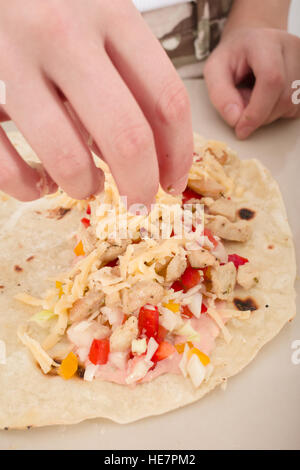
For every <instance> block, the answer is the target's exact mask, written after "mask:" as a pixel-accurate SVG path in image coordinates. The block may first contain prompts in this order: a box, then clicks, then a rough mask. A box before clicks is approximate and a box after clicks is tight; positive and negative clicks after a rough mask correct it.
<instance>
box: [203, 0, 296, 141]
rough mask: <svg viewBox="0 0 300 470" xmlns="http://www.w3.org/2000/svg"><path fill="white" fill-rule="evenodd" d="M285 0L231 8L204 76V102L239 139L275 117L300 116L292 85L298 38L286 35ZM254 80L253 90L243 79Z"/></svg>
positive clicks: (241, 2)
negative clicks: (222, 119)
mask: <svg viewBox="0 0 300 470" xmlns="http://www.w3.org/2000/svg"><path fill="white" fill-rule="evenodd" d="M289 3H290V2H289V1H286V0H283V1H282V0H280V1H275V2H274V1H273V0H267V1H265V2H261V1H258V0H255V1H252V2H249V1H247V0H239V1H236V2H235V3H234V6H233V9H232V11H231V14H230V17H229V19H228V22H227V24H226V27H225V29H224V32H223V36H222V40H221V42H220V44H219V46H218V47H217V48H216V49H215V50H214V52H213V53H212V54H211V56H210V58H209V59H208V61H207V63H206V65H205V70H204V75H205V79H206V83H207V88H208V93H209V96H210V99H211V101H212V103H213V105H214V106H215V108H216V109H217V110H218V112H219V113H220V115H221V116H222V117H223V118H224V119H225V121H226V122H227V123H228V124H229V125H230V126H232V127H234V128H235V131H236V134H237V136H238V137H239V138H240V139H245V138H247V137H249V136H250V135H251V134H252V133H253V132H254V131H255V130H256V129H258V128H259V127H261V126H264V125H266V124H269V123H271V122H273V121H275V120H277V119H279V118H294V117H299V116H300V106H299V105H296V104H294V103H293V101H292V93H293V89H292V83H293V81H295V80H296V79H297V78H300V61H299V57H300V38H299V37H297V36H294V35H292V34H288V33H287V32H286V31H284V29H285V28H286V24H287V14H288V8H289ZM251 76H252V78H253V79H254V83H253V82H252V85H254V87H253V89H252V88H251V87H249V86H240V85H242V84H244V85H245V80H247V79H249V78H250V79H251Z"/></svg>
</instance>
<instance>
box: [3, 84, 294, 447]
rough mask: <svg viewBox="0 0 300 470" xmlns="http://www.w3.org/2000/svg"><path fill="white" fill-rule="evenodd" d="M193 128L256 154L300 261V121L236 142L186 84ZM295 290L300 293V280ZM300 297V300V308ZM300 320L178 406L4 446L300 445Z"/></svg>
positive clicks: (25, 435) (50, 431)
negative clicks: (272, 183) (295, 355)
mask: <svg viewBox="0 0 300 470" xmlns="http://www.w3.org/2000/svg"><path fill="white" fill-rule="evenodd" d="M186 85H187V87H188V90H189V92H190V96H191V98H192V100H191V101H192V108H193V120H194V129H195V130H196V131H198V132H199V133H201V134H202V135H204V136H205V137H208V138H214V139H220V140H225V141H226V142H227V143H229V144H230V146H231V147H232V148H234V149H236V150H237V151H238V152H239V155H240V157H241V158H251V157H256V158H258V159H260V160H261V161H262V162H263V164H264V165H266V166H267V167H268V168H269V169H270V170H271V171H272V173H273V175H274V177H275V178H276V179H277V181H278V182H279V184H280V187H281V190H282V193H283V197H284V200H285V203H286V205H287V209H288V215H289V219H290V223H291V226H292V230H293V233H294V237H295V243H296V249H297V262H298V265H299V263H300V221H299V214H300V121H299V120H298V121H293V122H283V121H282V122H278V123H276V124H275V125H272V126H269V127H268V128H265V129H262V130H260V131H259V132H257V133H256V134H255V135H254V136H253V137H252V138H251V139H249V140H248V141H246V142H239V141H237V140H236V138H235V136H234V134H233V132H232V131H231V130H230V129H229V128H228V127H227V126H226V125H225V124H224V123H223V122H222V121H221V119H220V118H219V117H218V116H217V114H216V112H215V111H214V110H213V108H212V106H211V105H210V103H209V101H208V98H207V95H206V90H205V86H204V84H203V82H202V81H198V80H194V81H192V80H191V81H187V82H186ZM297 290H298V293H299V291H300V288H299V281H297ZM299 307H300V302H299V299H298V312H299V310H300V309H299ZM296 339H298V340H300V317H299V316H298V317H296V319H295V320H294V321H293V322H292V324H289V325H287V326H286V327H285V328H284V330H283V331H282V332H281V333H280V334H279V335H278V336H277V337H276V338H275V339H274V340H273V341H272V342H271V343H270V344H268V345H266V346H265V347H264V348H263V350H262V351H261V352H260V353H259V355H258V357H257V358H256V359H255V360H254V362H252V363H251V364H250V365H249V366H248V367H247V368H246V369H245V370H244V371H242V372H241V373H240V374H239V375H237V376H236V377H233V378H231V379H229V381H228V386H227V390H226V391H223V390H221V389H217V390H215V391H214V392H212V393H211V394H209V395H208V396H207V397H205V398H204V399H202V400H201V401H199V402H198V403H195V404H193V405H190V406H187V407H185V408H182V409H180V410H176V411H174V412H171V413H168V414H166V415H163V416H160V417H154V418H149V419H146V420H142V421H139V422H137V423H133V424H130V425H118V424H114V423H112V422H110V421H106V420H101V419H99V420H93V421H88V422H84V423H81V424H78V425H75V426H70V427H67V426H56V427H48V428H40V429H31V430H28V431H27V430H26V431H8V432H4V431H3V432H0V449H109V450H113V449H126V450H130V449H162V450H167V449H219V448H222V449H266V448H267V449H295V448H297V449H300V365H298V366H296V365H293V364H292V361H291V354H292V349H291V344H292V342H293V341H294V340H296Z"/></svg>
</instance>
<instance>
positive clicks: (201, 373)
mask: <svg viewBox="0 0 300 470" xmlns="http://www.w3.org/2000/svg"><path fill="white" fill-rule="evenodd" d="M187 371H188V374H189V376H190V378H191V380H192V382H193V385H194V386H195V387H196V388H198V387H200V385H201V384H202V382H203V380H204V379H205V374H206V369H205V367H204V365H203V364H202V362H201V361H200V359H199V357H198V356H197V354H193V355H192V357H191V358H190V360H189V362H188V364H187Z"/></svg>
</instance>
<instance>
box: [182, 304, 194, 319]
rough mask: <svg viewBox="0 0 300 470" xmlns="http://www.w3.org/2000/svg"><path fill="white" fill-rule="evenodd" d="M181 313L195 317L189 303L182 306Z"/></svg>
mask: <svg viewBox="0 0 300 470" xmlns="http://www.w3.org/2000/svg"><path fill="white" fill-rule="evenodd" d="M181 315H182V316H183V317H186V318H193V314H192V312H191V311H190V309H189V307H188V306H187V305H183V306H182V312H181Z"/></svg>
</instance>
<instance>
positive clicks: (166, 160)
mask: <svg viewBox="0 0 300 470" xmlns="http://www.w3.org/2000/svg"><path fill="white" fill-rule="evenodd" d="M128 15H129V16H130V21H123V22H118V24H116V23H115V24H110V25H109V31H108V34H107V43H106V50H107V52H108V54H109V56H110V57H111V59H112V61H113V63H114V64H115V67H116V68H117V69H118V71H119V73H120V74H121V76H122V78H123V80H124V81H125V82H126V84H127V86H128V88H129V89H130V91H131V93H132V94H133V95H134V97H135V99H136V101H137V102H138V104H139V106H140V108H141V109H142V111H143V113H144V115H145V116H146V118H147V120H148V122H149V124H150V126H151V129H152V131H153V135H154V139H155V145H156V150H157V155H158V163H159V170H160V183H161V185H162V186H163V188H164V189H166V190H171V189H172V190H173V191H174V192H175V193H179V192H181V191H183V190H184V189H185V186H186V183H187V177H188V171H189V169H190V166H191V164H192V155H193V130H192V118H191V109H190V103H189V97H188V94H187V91H186V89H185V87H184V85H183V83H182V81H181V80H180V78H179V75H178V73H177V72H176V70H175V68H174V67H173V64H172V63H171V61H170V59H169V58H168V56H167V54H166V53H165V51H164V50H163V48H162V46H161V45H160V43H159V41H158V40H157V39H156V37H155V36H154V35H153V33H152V32H151V30H150V29H149V27H148V26H147V24H146V23H145V21H144V20H143V18H142V17H141V15H140V14H139V13H138V11H137V10H136V9H135V7H134V6H133V5H132V8H131V9H130V12H129V13H128ZM121 37H124V38H126V41H120V38H121Z"/></svg>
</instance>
